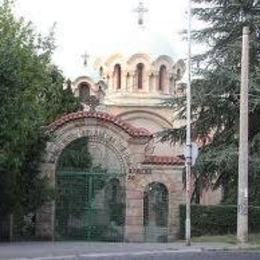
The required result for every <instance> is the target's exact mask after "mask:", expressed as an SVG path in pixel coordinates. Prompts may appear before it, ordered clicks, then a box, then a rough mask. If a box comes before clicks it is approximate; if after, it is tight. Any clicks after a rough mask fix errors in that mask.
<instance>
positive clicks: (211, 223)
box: [180, 205, 260, 238]
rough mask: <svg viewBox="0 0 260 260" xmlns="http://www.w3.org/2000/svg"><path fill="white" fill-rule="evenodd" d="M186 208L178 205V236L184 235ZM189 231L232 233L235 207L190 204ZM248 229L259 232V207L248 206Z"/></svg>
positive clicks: (197, 234)
mask: <svg viewBox="0 0 260 260" xmlns="http://www.w3.org/2000/svg"><path fill="white" fill-rule="evenodd" d="M185 217H186V208H185V206H184V205H181V206H180V236H181V238H184V236H185ZM191 219H192V221H191V232H192V235H193V236H203V235H223V234H234V233H235V232H236V223H237V221H236V219H237V207H236V206H234V205H221V206H201V205H192V206H191ZM249 230H250V232H252V233H258V232H260V207H250V208H249Z"/></svg>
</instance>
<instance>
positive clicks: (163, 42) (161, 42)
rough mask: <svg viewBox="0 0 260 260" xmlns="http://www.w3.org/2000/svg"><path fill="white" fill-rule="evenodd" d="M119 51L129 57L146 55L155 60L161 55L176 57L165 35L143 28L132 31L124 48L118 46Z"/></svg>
mask: <svg viewBox="0 0 260 260" xmlns="http://www.w3.org/2000/svg"><path fill="white" fill-rule="evenodd" d="M118 51H120V52H122V53H123V54H125V55H128V56H130V55H134V54H137V53H146V54H149V55H151V57H153V58H154V59H156V58H158V57H159V56H161V55H168V56H170V57H171V58H175V56H176V54H175V52H174V50H173V47H172V44H171V43H170V42H169V41H168V40H167V39H166V38H165V37H164V36H163V35H161V34H159V33H155V32H152V31H150V30H148V29H143V28H136V30H132V31H130V32H129V34H128V40H126V41H125V42H124V43H123V45H122V46H118Z"/></svg>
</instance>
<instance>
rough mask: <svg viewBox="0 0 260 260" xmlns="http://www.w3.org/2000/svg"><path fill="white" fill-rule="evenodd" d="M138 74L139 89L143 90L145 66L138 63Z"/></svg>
mask: <svg viewBox="0 0 260 260" xmlns="http://www.w3.org/2000/svg"><path fill="white" fill-rule="evenodd" d="M136 72H137V73H136V74H137V88H138V89H142V88H143V78H144V64H143V63H138V64H137V66H136Z"/></svg>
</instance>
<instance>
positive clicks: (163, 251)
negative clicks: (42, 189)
mask: <svg viewBox="0 0 260 260" xmlns="http://www.w3.org/2000/svg"><path fill="white" fill-rule="evenodd" d="M237 249H238V248H237V246H235V245H233V246H232V245H228V244H220V243H207V244H205V243H203V244H202V243H195V244H193V245H192V246H191V247H188V248H187V247H186V246H185V245H184V243H168V244H156V243H154V244H150V243H145V244H141V243H140V244H130V243H129V244H124V243H116V244H114V243H88V242H54V243H51V242H31V243H11V244H8V243H2V244H0V259H5V260H8V259H9V260H10V259H19V260H25V259H26V260H27V259H31V260H32V259H34V260H83V259H96V260H99V259H107V260H119V259H127V260H128V259H129V260H137V259H142V260H153V259H160V260H161V259H163V260H168V259H173V260H181V259H182V260H191V259H192V260H204V259H205V260H206V259H210V260H211V259H212V260H229V259H231V260H233V259H234V260H260V251H256V250H254V251H252V252H246V251H237ZM227 250H228V251H227Z"/></svg>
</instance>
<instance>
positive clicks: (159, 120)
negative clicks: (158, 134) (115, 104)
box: [118, 110, 172, 129]
mask: <svg viewBox="0 0 260 260" xmlns="http://www.w3.org/2000/svg"><path fill="white" fill-rule="evenodd" d="M118 117H119V118H121V119H122V120H125V121H128V122H129V121H130V122H131V121H132V120H134V119H136V118H144V119H145V118H147V119H148V120H150V121H152V122H155V123H156V124H158V126H159V127H160V128H161V129H164V128H171V127H172V123H171V122H170V121H169V120H168V119H166V118H164V117H162V116H161V115H159V114H157V113H155V112H152V111H146V110H133V111H127V112H124V113H121V114H119V115H118Z"/></svg>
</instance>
